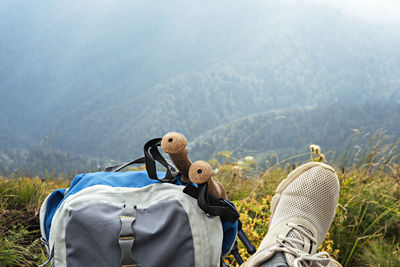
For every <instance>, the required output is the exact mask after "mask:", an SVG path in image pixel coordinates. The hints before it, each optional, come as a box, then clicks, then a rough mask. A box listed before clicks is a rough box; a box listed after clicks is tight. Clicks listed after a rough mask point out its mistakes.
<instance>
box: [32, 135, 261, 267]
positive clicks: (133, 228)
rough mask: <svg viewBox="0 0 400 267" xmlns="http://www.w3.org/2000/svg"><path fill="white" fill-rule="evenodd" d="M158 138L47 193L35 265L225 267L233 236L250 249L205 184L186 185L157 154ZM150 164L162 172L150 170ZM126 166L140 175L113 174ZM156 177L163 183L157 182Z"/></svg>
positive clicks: (232, 215) (231, 214)
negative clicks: (130, 157) (43, 256)
mask: <svg viewBox="0 0 400 267" xmlns="http://www.w3.org/2000/svg"><path fill="white" fill-rule="evenodd" d="M160 142H161V138H157V139H153V140H150V141H149V142H147V143H146V144H145V146H144V157H142V158H139V159H136V160H134V161H132V162H129V163H126V164H123V165H117V166H113V167H109V168H107V169H106V170H105V171H104V172H95V173H85V174H79V175H77V176H75V178H74V179H73V181H72V183H71V185H70V187H69V188H67V189H58V190H55V191H54V192H52V193H51V194H50V195H49V196H48V197H47V198H46V199H45V201H44V202H43V204H42V206H41V209H40V215H39V217H40V218H39V219H40V230H41V234H42V243H43V244H44V245H45V247H46V250H47V254H48V261H47V262H46V263H44V264H43V265H41V266H46V265H47V264H50V266H57V267H58V266H107V267H109V266H110V267H111V266H143V267H147V266H204V267H211V266H216V267H218V266H225V264H224V262H223V259H224V258H225V257H226V256H227V255H228V254H229V253H233V254H234V256H235V258H236V259H237V261H238V262H239V263H242V262H243V260H241V257H240V255H239V254H238V250H237V247H236V243H237V241H236V237H237V235H238V233H239V237H240V238H241V239H242V241H243V242H244V244H245V245H246V247H247V248H248V251H249V252H250V253H253V252H255V249H254V247H253V246H252V245H251V243H250V242H249V241H248V239H247V238H246V236H245V235H244V233H243V231H242V230H241V224H240V221H239V220H238V219H239V214H238V212H237V210H236V208H235V207H234V205H233V204H232V203H231V202H229V201H227V200H226V199H222V198H220V199H217V198H215V197H213V196H211V195H209V194H208V193H207V184H201V185H197V184H193V183H188V184H185V183H183V182H182V181H181V179H180V177H181V174H180V173H179V172H177V171H175V169H174V167H173V166H171V165H170V164H169V163H168V162H167V161H166V160H165V159H164V158H163V157H162V155H161V154H160V152H159V150H158V148H157V147H158V146H160ZM156 162H158V163H159V164H161V165H162V166H164V168H165V169H166V171H164V172H160V171H156ZM132 164H145V166H146V170H145V171H126V172H118V171H120V170H122V169H123V168H125V167H127V166H129V165H132ZM159 177H163V178H159Z"/></svg>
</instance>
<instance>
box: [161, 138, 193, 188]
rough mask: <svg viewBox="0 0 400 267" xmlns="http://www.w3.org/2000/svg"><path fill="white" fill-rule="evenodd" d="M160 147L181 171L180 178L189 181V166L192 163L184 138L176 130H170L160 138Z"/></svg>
mask: <svg viewBox="0 0 400 267" xmlns="http://www.w3.org/2000/svg"><path fill="white" fill-rule="evenodd" d="M161 149H162V150H163V151H164V152H165V153H167V154H168V155H169V157H170V158H171V160H172V162H173V163H174V165H175V166H176V167H177V168H178V170H179V171H180V172H181V174H182V176H181V180H182V182H184V183H189V182H190V180H189V175H188V173H189V168H190V166H191V165H192V162H191V161H190V159H189V157H188V150H187V148H186V138H185V137H184V136H183V135H182V134H180V133H177V132H170V133H167V134H166V135H164V137H163V138H162V139H161Z"/></svg>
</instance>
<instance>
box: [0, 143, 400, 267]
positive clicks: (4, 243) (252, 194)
mask: <svg viewBox="0 0 400 267" xmlns="http://www.w3.org/2000/svg"><path fill="white" fill-rule="evenodd" d="M396 149H397V147H395V146H393V145H392V146H391V147H385V149H381V148H380V147H379V146H377V147H376V148H375V149H369V150H364V152H359V153H358V154H357V155H360V157H362V158H363V162H364V163H361V162H360V160H359V159H357V158H354V155H353V156H352V157H353V158H352V162H354V164H353V166H352V167H348V168H346V169H343V170H342V169H341V166H340V163H339V164H337V166H338V169H339V170H340V171H339V172H338V176H339V180H340V184H341V191H340V199H339V207H338V209H337V215H336V217H335V218H334V221H333V223H332V226H331V228H330V231H329V233H328V236H327V238H326V239H325V241H324V243H323V244H322V246H321V248H320V250H324V251H327V252H328V253H330V254H331V256H332V257H334V258H335V259H337V260H338V261H339V262H341V263H342V264H343V266H346V267H347V266H400V245H399V242H398V240H400V165H399V164H398V161H397V159H398V155H399V154H398V150H396ZM382 151H383V152H382ZM348 154H351V153H348ZM308 156H309V154H307V157H306V158H308ZM395 157H396V158H395ZM311 158H313V157H311ZM210 163H211V164H212V165H213V168H214V172H215V175H214V177H215V179H216V180H218V181H220V182H221V183H222V184H223V185H224V186H225V188H226V190H227V197H228V199H230V200H233V201H234V202H235V204H236V206H237V207H238V209H239V210H240V212H241V220H242V222H243V224H244V230H245V231H246V233H247V234H248V236H249V238H250V239H251V240H252V241H253V243H254V244H255V245H256V246H258V245H259V244H260V242H261V240H262V238H263V236H264V235H265V233H266V232H267V230H268V223H269V215H270V213H269V208H270V201H271V198H272V196H273V194H274V190H275V188H276V186H277V185H278V184H279V182H280V181H281V180H283V179H284V178H285V177H286V176H287V174H288V173H289V172H290V171H291V170H292V168H293V167H292V165H289V164H287V162H278V163H275V164H273V165H271V166H267V167H264V168H261V167H259V166H258V165H257V164H256V163H255V162H254V161H253V160H252V159H251V158H247V159H246V160H233V159H231V158H230V153H228V152H222V153H220V159H219V160H215V159H214V160H211V161H210ZM70 182H71V181H70V180H69V181H64V180H55V179H50V180H41V179H39V178H22V177H11V178H8V179H5V178H0V208H1V211H0V266H37V265H38V264H39V263H42V262H44V261H45V250H44V248H42V247H41V245H40V241H39V238H40V232H39V220H38V213H39V208H40V204H41V202H42V201H43V200H44V198H45V197H46V196H47V195H48V194H49V193H50V192H52V191H53V190H54V189H56V188H65V187H68V185H69V183H70ZM239 245H240V251H241V252H242V253H243V255H244V258H247V257H249V255H247V254H246V253H245V249H244V248H243V246H242V245H241V244H240V243H239ZM227 262H229V263H231V264H232V265H234V262H233V259H232V258H231V257H230V258H228V259H227Z"/></svg>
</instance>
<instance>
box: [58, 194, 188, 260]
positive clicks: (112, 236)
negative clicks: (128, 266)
mask: <svg viewBox="0 0 400 267" xmlns="http://www.w3.org/2000/svg"><path fill="white" fill-rule="evenodd" d="M132 204H134V203H132ZM122 210H123V209H122V208H118V207H115V206H111V205H108V204H105V203H96V204H90V205H88V206H85V207H83V208H81V209H77V210H72V211H71V213H70V218H69V220H68V223H67V227H66V232H65V239H66V240H65V241H66V253H67V255H66V256H67V266H72V267H75V266H78V267H79V266H110V267H113V266H121V257H122V254H121V249H120V245H119V234H120V231H121V226H122V225H121V221H120V217H119V216H120V215H121V214H122ZM133 232H134V235H135V241H134V242H133V246H132V255H133V257H134V259H135V260H136V262H137V264H138V265H139V266H141V267H148V266H149V267H158V266H176V267H183V266H194V246H193V240H192V233H191V229H190V224H189V218H188V216H187V214H186V212H185V210H184V209H183V207H182V206H181V204H180V203H179V202H178V201H177V200H170V201H162V202H159V203H157V204H155V205H152V206H150V207H148V208H147V209H136V220H135V221H134V223H133Z"/></svg>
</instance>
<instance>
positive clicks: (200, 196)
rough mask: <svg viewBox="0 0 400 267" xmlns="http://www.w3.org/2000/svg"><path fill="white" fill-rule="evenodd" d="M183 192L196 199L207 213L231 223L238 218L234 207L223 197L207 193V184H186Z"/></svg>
mask: <svg viewBox="0 0 400 267" xmlns="http://www.w3.org/2000/svg"><path fill="white" fill-rule="evenodd" d="M183 192H185V193H186V194H188V195H190V196H192V197H194V198H196V199H197V204H198V205H199V207H200V208H201V209H202V210H203V211H204V212H205V213H208V214H211V215H214V216H220V217H221V219H222V220H225V221H230V222H232V223H234V222H236V221H237V220H238V219H239V216H240V215H239V213H238V211H237V210H236V209H235V207H234V206H233V205H232V204H231V203H229V201H227V200H226V199H224V198H215V197H213V196H211V195H209V194H208V184H207V183H205V184H200V185H199V186H198V187H197V188H196V187H195V186H193V185H192V184H188V185H187V186H186V187H185V188H184V189H183Z"/></svg>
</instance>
